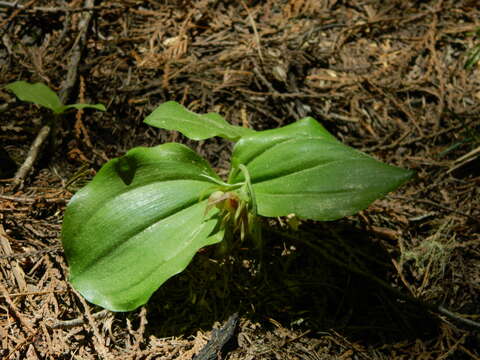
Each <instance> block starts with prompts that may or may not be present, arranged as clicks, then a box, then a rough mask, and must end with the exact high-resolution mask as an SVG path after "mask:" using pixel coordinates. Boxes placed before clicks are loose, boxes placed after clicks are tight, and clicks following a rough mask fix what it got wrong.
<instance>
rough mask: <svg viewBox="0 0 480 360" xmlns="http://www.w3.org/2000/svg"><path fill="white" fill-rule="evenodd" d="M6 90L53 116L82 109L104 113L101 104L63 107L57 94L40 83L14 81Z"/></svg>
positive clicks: (103, 107)
mask: <svg viewBox="0 0 480 360" xmlns="http://www.w3.org/2000/svg"><path fill="white" fill-rule="evenodd" d="M6 88H7V89H8V90H10V91H12V92H13V93H14V94H15V95H16V96H17V97H18V98H19V99H20V100H22V101H28V102H32V103H34V104H37V105H41V106H43V107H46V108H47V109H50V110H52V111H53V112H54V113H55V114H57V115H58V114H62V113H64V112H65V111H66V110H68V109H72V108H75V109H84V108H92V109H96V110H100V111H105V106H104V105H102V104H95V105H93V104H92V105H90V104H72V105H63V104H62V103H61V102H60V99H59V97H58V96H57V94H56V93H55V92H54V91H53V90H52V89H50V88H49V87H48V86H47V85H45V84H42V83H35V84H30V83H28V82H26V81H15V82H13V83H11V84H8V85H7V86H6Z"/></svg>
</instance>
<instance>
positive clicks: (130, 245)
mask: <svg viewBox="0 0 480 360" xmlns="http://www.w3.org/2000/svg"><path fill="white" fill-rule="evenodd" d="M145 122H146V123H147V124H149V125H152V126H155V127H158V128H163V129H168V130H177V131H180V132H181V133H182V134H184V135H185V136H187V137H189V138H190V139H193V140H203V139H207V138H210V137H214V136H220V137H223V138H225V139H228V140H231V141H234V142H236V144H235V147H234V149H233V154H232V160H231V169H230V174H229V176H228V179H226V180H223V179H221V178H220V177H219V176H218V175H217V174H216V173H215V172H214V170H213V169H212V168H211V167H210V165H209V164H208V163H207V162H206V161H205V160H204V159H202V158H201V157H200V156H199V155H198V154H197V153H195V152H194V151H193V150H191V149H190V148H188V147H187V146H184V145H182V144H179V143H166V144H162V145H159V146H156V147H152V148H146V147H137V148H134V149H132V150H130V151H128V152H127V153H126V154H125V155H124V156H122V157H120V158H117V159H113V160H111V161H109V162H108V163H106V164H105V165H104V166H103V167H102V168H101V169H100V171H99V172H98V173H97V175H96V176H95V177H94V178H93V180H92V181H91V182H90V183H89V184H88V185H87V186H85V187H84V188H83V189H81V190H80V191H78V193H76V194H75V196H73V198H72V199H71V201H70V203H69V205H68V208H67V210H66V213H65V219H64V223H63V229H62V241H63V246H64V248H65V254H66V256H67V260H68V263H69V266H70V281H71V283H72V285H73V286H74V287H75V288H76V289H77V290H78V291H79V292H80V293H81V294H82V295H83V296H84V297H85V298H86V299H87V300H89V301H91V302H92V303H94V304H98V305H100V306H103V307H104V308H107V309H110V310H113V311H129V310H133V309H135V308H137V307H139V306H141V305H143V304H145V303H146V302H147V301H148V299H149V298H150V296H151V295H152V293H153V292H154V291H155V290H156V289H158V288H159V287H160V286H161V285H162V284H163V283H164V282H165V281H166V280H167V279H169V278H170V277H172V276H173V275H175V274H177V273H179V272H181V271H182V270H184V269H185V268H186V267H187V265H188V264H189V263H190V261H191V260H192V258H193V256H194V255H195V253H196V252H197V251H198V250H199V249H200V248H202V247H204V246H207V245H212V244H215V243H219V242H221V241H222V239H224V237H225V235H226V234H231V233H232V232H237V233H238V234H239V237H243V236H245V235H248V234H250V235H251V234H253V235H254V236H259V233H258V230H257V227H256V226H255V224H256V222H255V219H256V218H257V217H258V216H265V217H278V216H287V215H291V214H295V216H297V217H298V218H300V219H312V220H320V221H325V220H335V219H339V218H341V217H344V216H347V215H351V214H354V213H356V212H358V211H359V210H362V209H364V208H365V207H367V206H368V205H369V204H370V203H371V202H372V201H374V200H375V199H377V198H379V197H381V196H383V195H385V194H387V193H388V192H390V191H392V190H394V189H396V188H397V187H398V186H400V185H401V184H403V183H404V182H405V181H407V180H408V179H409V178H410V177H411V176H412V172H411V171H408V170H404V169H401V168H398V167H394V166H390V165H387V164H384V163H382V162H379V161H377V160H375V159H374V158H372V157H370V156H368V155H366V154H364V153H362V152H359V151H356V150H354V149H352V148H350V147H348V146H346V145H343V144H342V143H341V142H339V141H338V140H336V139H335V138H334V137H333V136H332V135H331V134H330V133H328V132H327V130H325V128H324V127H323V126H322V125H320V124H319V123H318V122H317V121H316V120H314V119H313V118H310V117H307V118H304V119H302V120H300V121H297V122H295V123H293V124H290V125H287V126H284V127H281V128H278V129H273V130H266V131H254V130H251V129H246V128H242V127H238V126H233V125H230V124H228V123H227V122H226V121H225V119H223V118H222V117H221V116H220V115H219V114H216V113H209V114H204V115H199V114H195V113H193V112H190V111H188V110H186V109H185V108H184V107H183V106H181V105H180V104H178V103H176V102H166V103H164V104H162V105H160V106H159V107H158V108H157V109H156V110H155V111H153V113H152V114H150V115H149V116H148V117H147V118H146V119H145Z"/></svg>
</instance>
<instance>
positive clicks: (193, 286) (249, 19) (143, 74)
mask: <svg viewBox="0 0 480 360" xmlns="http://www.w3.org/2000/svg"><path fill="white" fill-rule="evenodd" d="M17 3H18V6H15V4H17ZM15 4H12V3H9V2H5V1H1V2H0V165H1V167H0V175H1V177H2V179H0V357H1V358H2V359H184V360H187V359H192V358H193V357H194V356H195V354H198V353H199V352H200V350H201V349H202V348H203V347H204V346H205V344H206V343H207V341H208V340H209V339H210V336H211V334H212V328H214V327H218V326H220V325H221V324H223V323H224V322H225V321H226V320H227V318H228V317H229V316H230V315H232V314H233V313H235V312H238V313H239V324H238V326H237V328H236V331H235V334H234V336H233V338H232V341H231V342H230V343H229V344H228V346H227V347H226V348H225V349H224V351H223V353H221V354H218V356H216V357H218V358H222V359H305V360H307V359H308V360H319V359H424V360H427V359H480V335H479V331H478V328H476V329H475V327H476V326H478V323H479V322H480V301H479V300H480V186H479V184H480V170H479V169H480V115H479V114H480V66H479V64H478V62H477V60H478V58H475V56H477V57H478V54H479V53H480V48H479V46H480V33H479V29H480V20H479V19H480V6H479V4H478V2H477V1H475V0H457V1H453V0H443V1H442V0H432V1H428V0H425V1H413V0H408V1H400V0H392V1H385V2H384V1H373V0H365V1H362V0H350V1H349V0H345V1H341V0H275V1H273V0H243V1H242V0H238V1H237V0H198V1H188V0H183V1H182V0H178V1H175V0H162V1H160V0H159V1H154V0H151V1H150V0H147V1H137V0H120V1H104V2H97V3H94V2H93V1H92V0H86V1H81V0H72V1H56V0H30V1H19V2H15ZM476 54H477V55H476ZM466 64H469V66H465V65H466ZM15 80H25V81H29V82H43V83H45V84H47V85H49V86H50V87H51V88H52V89H54V90H55V91H57V92H59V93H60V94H61V96H62V99H64V100H65V101H66V102H68V103H74V102H88V103H103V104H105V105H106V106H107V111H106V112H104V113H102V112H99V111H92V110H83V111H76V112H72V113H69V114H68V115H67V116H66V117H65V118H64V119H62V121H61V124H59V125H60V126H59V128H58V129H57V131H56V132H50V137H49V138H48V139H47V141H46V142H45V143H44V145H43V146H41V147H40V148H39V150H40V151H39V153H38V155H39V156H38V158H37V159H36V160H35V162H34V166H33V168H32V169H31V170H30V171H29V172H28V174H27V176H26V177H25V178H24V179H23V181H21V182H20V183H19V184H18V186H14V185H15V184H14V179H13V177H14V174H15V172H16V171H17V170H18V168H19V167H20V165H21V164H22V163H23V162H24V161H25V159H26V158H27V156H28V153H29V150H30V149H31V146H32V143H33V141H34V139H35V138H36V136H37V135H38V133H39V132H40V131H41V129H42V126H43V125H45V119H46V118H47V115H48V114H47V113H46V112H45V111H44V110H42V109H39V108H38V107H36V106H34V105H31V104H27V103H22V102H20V101H18V100H17V99H16V98H15V97H14V96H13V95H12V94H11V93H10V92H8V91H7V90H6V89H4V88H3V86H4V85H6V84H8V83H10V82H13V81H15ZM167 100H176V101H178V102H180V103H182V104H184V105H185V106H187V107H188V108H189V109H191V110H192V111H196V112H200V113H204V112H210V111H216V112H219V113H221V114H222V115H224V116H225V118H226V119H227V120H228V121H229V122H231V123H233V124H239V125H243V126H249V127H251V128H253V129H256V130H263V129H270V128H276V127H279V126H283V125H286V124H288V123H291V122H294V121H296V120H298V119H300V118H303V117H305V116H312V117H314V118H316V119H317V120H318V121H320V122H321V123H322V124H323V125H324V126H325V127H326V128H327V129H328V130H329V131H330V132H332V134H334V135H335V136H336V137H337V138H339V139H340V140H341V141H343V142H344V143H346V144H348V145H350V146H352V147H354V148H356V149H359V150H362V151H364V152H366V153H368V154H370V155H372V156H374V157H376V158H378V159H380V160H382V161H384V162H387V163H390V164H394V165H398V166H401V167H404V168H409V169H413V170H415V171H416V177H415V178H414V179H413V180H412V181H410V182H409V183H407V184H406V185H404V186H403V187H401V188H400V189H399V190H398V191H396V192H394V193H391V194H389V195H388V196H386V197H385V198H383V199H380V200H378V201H376V202H375V203H373V204H372V205H371V206H370V207H369V208H368V209H366V210H364V211H362V212H361V213H359V214H358V215H355V216H351V217H348V218H345V219H342V220H340V221H335V222H328V223H318V222H304V223H303V224H302V225H301V227H300V231H299V232H297V233H295V232H291V231H288V230H287V228H286V226H285V219H274V220H271V221H268V222H267V221H266V222H265V225H268V226H269V228H270V229H271V230H270V231H266V232H265V244H264V248H263V250H262V251H258V250H256V249H255V248H254V246H253V245H252V244H251V243H249V242H248V241H247V242H245V243H242V244H238V245H237V246H234V247H233V248H232V249H231V251H230V253H229V254H228V255H222V254H220V253H219V252H218V251H217V249H216V248H215V247H212V248H208V249H202V251H200V252H199V253H198V254H197V255H196V257H195V259H194V261H193V262H192V264H191V265H190V266H189V267H188V269H187V270H186V271H185V272H183V273H182V274H180V275H178V276H176V277H174V278H172V279H171V280H169V281H168V282H167V283H166V284H165V285H164V286H162V287H161V288H160V289H159V290H158V291H157V293H155V295H154V296H153V297H152V298H151V299H150V301H149V302H148V304H147V305H145V306H144V307H142V308H141V309H138V310H137V311H134V312H131V313H110V312H101V310H102V309H100V308H98V307H96V306H94V305H92V304H89V303H87V302H85V300H84V299H83V298H82V297H81V296H80V295H79V294H77V293H76V292H75V291H74V289H73V288H72V287H71V286H70V285H69V283H68V266H67V263H66V260H65V257H64V254H63V251H62V246H61V224H62V217H63V213H64V210H65V207H66V205H67V203H68V200H69V199H70V198H71V196H72V195H73V194H74V193H75V191H76V190H78V189H79V188H81V187H82V186H83V185H84V184H86V183H87V181H88V180H90V179H91V178H92V177H93V176H94V174H95V173H96V171H98V169H99V168H100V167H101V166H102V165H103V164H104V163H105V162H106V161H108V160H109V159H112V158H114V157H117V156H120V155H122V154H124V153H125V152H126V151H127V150H128V149H130V148H132V147H134V146H154V145H157V144H160V143H163V142H168V141H179V142H183V143H185V144H187V145H189V146H191V147H192V148H194V149H195V150H196V151H198V152H199V153H200V154H201V155H202V156H204V157H205V158H207V159H208V160H209V161H210V162H211V163H212V164H213V166H214V167H215V168H216V169H217V171H218V172H219V173H220V174H225V173H226V171H227V170H228V161H229V155H230V150H231V148H232V144H230V143H228V142H226V141H222V140H218V139H213V140H209V141H202V142H192V141H189V140H186V139H184V138H183V137H182V136H181V135H180V134H178V133H174V132H167V131H162V130H158V129H154V128H151V127H148V126H147V125H145V124H143V122H142V121H143V119H144V118H145V117H146V115H148V114H149V113H150V112H151V111H152V110H153V109H154V108H155V107H156V106H158V105H159V104H161V103H162V102H164V101H167ZM439 306H440V307H439ZM442 309H447V311H443V310H442Z"/></svg>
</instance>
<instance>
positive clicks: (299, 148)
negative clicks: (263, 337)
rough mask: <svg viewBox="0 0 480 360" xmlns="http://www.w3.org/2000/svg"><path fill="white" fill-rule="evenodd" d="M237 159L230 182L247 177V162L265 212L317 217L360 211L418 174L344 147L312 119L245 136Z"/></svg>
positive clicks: (260, 209)
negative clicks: (243, 169)
mask: <svg viewBox="0 0 480 360" xmlns="http://www.w3.org/2000/svg"><path fill="white" fill-rule="evenodd" d="M232 163H233V168H232V173H231V176H230V179H229V182H230V183H236V182H240V181H243V175H242V173H240V172H239V171H238V166H239V164H244V165H245V166H246V167H247V169H248V172H249V174H250V177H251V182H252V185H253V190H254V192H255V196H256V200H257V206H258V213H259V214H260V215H263V216H284V215H288V214H292V213H293V214H296V215H297V216H298V217H300V218H306V219H313V220H335V219H339V218H341V217H344V216H347V215H351V214H354V213H356V212H358V211H359V210H362V209H364V208H366V207H367V206H368V205H369V204H370V203H371V202H373V201H374V200H375V199H377V198H379V197H382V196H383V195H385V194H387V193H388V192H390V191H392V190H394V189H396V188H397V187H398V186H400V185H401V184H403V183H404V182H405V181H407V180H408V179H409V178H410V177H411V176H412V172H411V171H408V170H404V169H401V168H398V167H394V166H390V165H387V164H384V163H382V162H379V161H377V160H375V159H374V158H372V157H370V156H368V155H366V154H364V153H362V152H359V151H356V150H354V149H352V148H350V147H348V146H346V145H343V144H342V143H341V142H339V141H337V140H335V138H334V137H333V136H332V135H330V134H329V133H328V132H327V131H326V130H325V129H324V128H323V127H322V126H321V125H320V124H319V123H317V122H316V121H315V120H313V119H312V118H306V119H303V120H301V121H299V122H297V123H294V124H291V125H288V126H285V127H283V128H280V129H275V130H267V131H262V132H257V133H255V134H253V135H251V136H247V137H242V138H241V139H240V140H239V142H238V143H237V144H236V146H235V148H234V151H233V160H232Z"/></svg>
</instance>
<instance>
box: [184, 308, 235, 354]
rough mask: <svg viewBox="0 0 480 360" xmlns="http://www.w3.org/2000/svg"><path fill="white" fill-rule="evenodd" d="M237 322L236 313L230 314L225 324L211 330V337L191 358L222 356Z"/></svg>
mask: <svg viewBox="0 0 480 360" xmlns="http://www.w3.org/2000/svg"><path fill="white" fill-rule="evenodd" d="M237 324H238V313H235V314H233V315H231V316H230V317H229V318H228V320H227V321H226V322H225V324H224V325H223V326H222V327H221V328H220V329H213V330H212V338H211V339H210V340H209V341H208V343H207V344H206V345H205V346H204V347H203V348H202V350H200V352H199V353H198V354H197V355H195V356H194V357H193V360H217V359H221V358H222V357H221V356H220V354H221V353H222V350H223V348H224V347H225V345H226V344H227V343H228V342H229V341H230V339H231V338H232V337H233V335H234V333H235V329H236V327H237Z"/></svg>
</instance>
